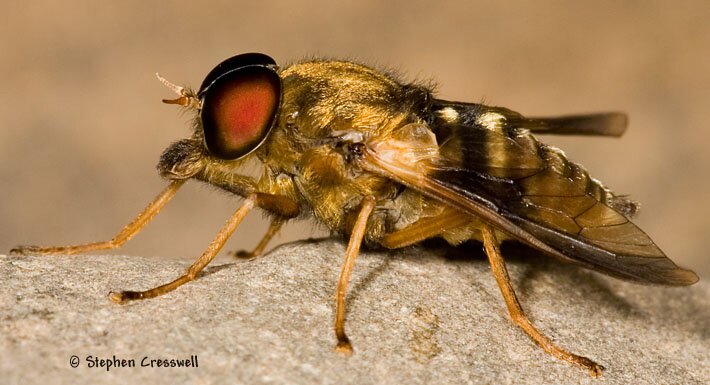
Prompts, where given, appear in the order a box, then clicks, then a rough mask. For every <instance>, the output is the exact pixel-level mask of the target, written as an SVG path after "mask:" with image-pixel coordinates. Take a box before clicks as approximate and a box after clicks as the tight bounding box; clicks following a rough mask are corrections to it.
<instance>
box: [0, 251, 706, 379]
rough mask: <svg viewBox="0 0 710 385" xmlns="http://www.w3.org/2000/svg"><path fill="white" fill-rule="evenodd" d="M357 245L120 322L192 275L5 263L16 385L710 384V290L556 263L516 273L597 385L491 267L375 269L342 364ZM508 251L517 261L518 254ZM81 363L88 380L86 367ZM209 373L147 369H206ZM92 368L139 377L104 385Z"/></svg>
mask: <svg viewBox="0 0 710 385" xmlns="http://www.w3.org/2000/svg"><path fill="white" fill-rule="evenodd" d="M344 250H345V248H344V245H343V244H342V243H341V242H338V241H335V240H318V241H311V242H298V243H292V244H287V245H283V246H280V247H278V248H276V249H275V250H274V251H272V252H271V253H269V254H267V255H265V256H264V257H262V258H258V259H256V260H251V261H244V260H242V261H232V260H228V259H226V258H225V259H219V260H218V261H216V262H215V263H213V264H212V265H210V266H209V267H208V268H207V269H206V272H205V274H204V275H203V276H202V277H201V278H200V279H198V280H197V281H195V282H192V283H189V284H187V285H185V286H183V287H181V288H180V289H178V290H177V291H175V292H172V293H169V294H167V295H165V296H163V297H160V298H156V299H152V300H147V301H140V302H135V303H131V304H128V305H123V306H121V305H116V304H113V303H111V302H110V301H109V300H108V299H107V293H108V292H109V291H111V290H121V289H147V288H149V287H152V286H154V285H158V284H162V283H165V282H167V281H169V280H171V279H173V278H175V277H176V276H177V275H178V274H180V273H182V272H183V271H184V270H185V268H186V267H187V266H188V264H187V263H185V262H182V261H163V260H156V259H151V258H144V257H125V256H71V257H67V256H56V257H55V256H50V257H34V256H29V257H15V256H0V274H2V277H3V284H2V286H0V287H1V288H0V317H1V321H0V330H1V332H0V357H2V358H0V378H1V380H0V382H2V383H3V384H19V383H23V384H42V383H44V384H49V383H52V384H76V383H92V384H103V383H106V384H113V383H120V384H124V383H139V382H145V383H185V382H189V383H194V384H212V383H220V384H225V383H238V384H285V383H289V384H311V383H323V384H466V383H471V384H541V383H547V384H552V383H555V384H632V383H633V384H707V383H710V358H709V357H710V321H709V320H710V286H708V285H707V284H706V283H705V282H700V283H699V284H696V285H694V286H692V287H686V288H666V287H654V286H642V285H636V284H631V283H627V282H621V281H618V280H615V279H612V278H607V277H604V276H601V275H599V274H596V273H593V272H589V271H586V270H583V269H580V268H577V267H574V266H567V265H562V264H560V263H557V262H556V261H554V260H548V259H546V258H539V257H536V258H528V259H525V258H514V259H513V260H512V261H511V262H510V263H509V270H510V273H511V276H512V279H513V281H514V285H515V287H516V288H517V291H518V295H519V297H520V300H521V302H522V304H523V307H524V308H525V309H526V310H527V312H528V315H529V316H530V317H531V318H532V320H533V322H534V323H535V324H536V325H538V327H539V328H540V329H541V330H542V331H543V332H544V333H546V334H547V335H549V336H550V337H552V338H553V339H554V340H555V341H557V342H558V343H559V344H561V345H562V346H564V347H567V348H569V349H570V350H571V351H572V352H575V353H578V354H582V355H586V356H588V357H590V358H592V359H595V360H597V361H598V362H599V363H601V364H602V365H604V366H605V367H606V368H607V370H606V371H605V373H604V375H603V377H601V378H599V379H593V378H591V377H589V375H588V374H587V373H586V372H585V371H583V370H580V369H579V368H577V367H573V366H571V365H569V364H567V363H565V362H560V361H558V360H556V359H554V358H552V357H550V356H549V355H547V354H546V353H544V352H543V351H542V350H541V349H540V348H538V347H537V346H536V345H534V343H533V342H532V341H531V340H530V339H529V338H528V337H527V336H526V335H525V334H524V333H523V332H522V331H521V330H519V329H517V328H515V327H514V326H513V325H512V323H511V322H510V320H509V317H508V313H507V311H506V309H505V305H504V303H503V300H502V298H501V296H500V293H499V291H498V287H497V286H496V284H495V281H494V279H493V277H492V276H491V275H490V271H489V267H488V265H487V262H486V261H485V259H483V258H481V253H480V252H479V251H478V250H476V251H474V252H472V253H471V254H472V255H473V256H472V257H471V258H456V259H451V258H446V257H444V256H443V254H444V253H443V252H442V251H426V250H423V249H420V248H411V249H406V250H402V251H397V252H393V253H386V252H384V253H383V252H374V251H371V252H364V253H363V254H362V255H361V256H360V257H359V259H358V261H357V263H356V266H355V271H354V274H353V277H352V281H351V285H350V288H349V297H348V305H349V307H348V312H347V316H346V317H347V324H346V330H347V331H348V333H349V336H350V338H351V340H352V342H353V345H354V348H355V354H354V355H353V356H352V357H350V358H346V357H342V356H340V355H338V354H336V353H334V351H333V347H334V345H335V337H334V335H333V331H332V323H333V320H334V289H335V284H336V281H337V277H338V273H339V271H340V264H341V261H342V255H343V253H344ZM504 251H505V250H504ZM73 355H75V356H77V357H78V358H79V365H78V367H77V368H72V367H71V366H70V359H71V357H72V356H73ZM193 355H196V356H197V360H198V361H197V362H198V365H199V366H198V367H196V368H194V367H189V368H162V367H161V368H158V367H153V368H150V367H140V365H141V360H142V359H143V357H149V358H148V359H163V358H164V359H189V358H190V356H193ZM87 356H93V357H99V358H103V359H112V358H113V356H116V358H118V359H125V360H130V359H132V360H134V362H135V364H136V366H137V367H112V368H111V369H110V370H109V371H107V370H106V368H96V367H94V368H90V367H88V362H87Z"/></svg>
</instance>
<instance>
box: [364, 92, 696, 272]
mask: <svg viewBox="0 0 710 385" xmlns="http://www.w3.org/2000/svg"><path fill="white" fill-rule="evenodd" d="M483 107H485V106H481V105H477V107H476V114H478V115H474V114H473V112H471V111H460V113H459V115H458V119H451V118H452V116H449V117H448V118H449V119H448V121H446V122H439V124H438V125H434V126H433V131H434V133H435V134H436V137H437V140H438V142H439V144H440V148H439V155H438V158H437V159H436V161H435V163H433V164H431V165H428V166H427V167H426V168H425V169H424V170H422V167H421V165H411V164H407V163H406V162H403V161H399V160H398V158H397V157H392V156H384V157H383V156H380V155H382V154H379V153H378V152H377V151H378V146H374V147H367V148H366V149H365V152H364V159H363V162H362V167H363V168H364V169H366V170H368V171H370V172H374V173H377V174H380V175H384V176H387V177H388V178H391V179H393V180H396V181H398V182H400V183H403V184H405V185H407V186H409V187H412V188H414V189H417V190H419V191H421V192H422V193H424V194H426V195H428V196H430V197H433V198H435V199H438V200H440V201H442V202H444V203H446V204H447V205H450V206H453V207H456V208H458V209H461V210H463V211H466V212H468V213H470V214H471V215H474V216H476V217H478V218H480V219H481V220H483V221H485V222H487V223H489V224H491V225H492V226H494V227H496V228H498V229H499V230H501V231H503V232H505V233H507V234H508V235H510V236H512V237H513V238H516V239H518V240H519V241H521V242H523V243H526V244H528V245H530V246H532V247H535V248H537V249H539V250H541V251H543V252H546V253H548V254H551V255H553V256H556V257H559V258H563V259H567V260H573V261H576V262H578V263H580V264H582V265H584V266H587V267H590V268H592V269H595V270H598V271H601V272H603V273H606V274H609V275H612V276H615V277H619V278H625V279H630V280H635V281H641V282H648V283H659V284H666V285H689V284H692V283H694V282H696V281H697V279H698V278H697V276H696V275H695V273H693V272H692V271H689V270H684V269H681V268H679V267H678V266H676V265H675V264H674V263H673V262H672V261H671V260H670V259H668V257H666V256H665V254H663V252H662V251H661V250H660V249H659V248H658V247H657V246H656V245H655V244H654V243H653V241H652V240H651V239H650V238H649V237H648V236H647V235H646V234H645V233H644V232H643V231H642V230H641V229H639V228H638V227H637V226H636V225H634V224H633V223H632V222H630V221H629V219H628V218H627V217H628V216H630V215H631V214H633V213H634V212H635V205H634V204H633V203H631V202H630V201H628V200H627V199H625V198H623V197H618V196H616V195H614V194H613V193H611V192H610V191H609V190H608V189H606V188H605V187H604V186H603V185H601V183H599V182H598V181H596V180H594V179H592V178H591V177H590V176H589V175H588V174H587V172H586V171H585V170H584V169H583V168H582V167H581V166H579V165H577V164H574V163H572V162H569V161H567V159H566V158H565V156H564V155H563V154H562V153H561V152H560V151H559V150H556V149H554V148H552V147H548V146H545V145H543V144H541V143H539V142H538V141H537V140H536V139H535V138H534V137H533V136H532V135H531V134H530V133H529V132H528V131H527V130H521V129H519V128H517V127H511V126H509V125H508V124H507V120H506V119H498V116H499V115H501V114H500V113H498V112H495V113H494V115H488V116H485V115H484V114H485V113H487V112H490V111H486V110H485V109H483ZM481 111H484V112H481ZM467 114H468V115H467ZM495 114H498V115H495ZM463 122H465V123H466V124H465V125H464V124H463ZM402 159H405V158H402Z"/></svg>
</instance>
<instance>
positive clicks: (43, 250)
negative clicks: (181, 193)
mask: <svg viewBox="0 0 710 385" xmlns="http://www.w3.org/2000/svg"><path fill="white" fill-rule="evenodd" d="M184 182H185V181H183V180H175V181H172V182H171V183H170V185H168V187H166V188H165V190H163V191H162V192H161V193H160V194H158V196H156V197H155V199H153V201H152V202H150V204H148V206H147V207H146V208H145V209H144V210H143V211H141V213H140V214H138V216H137V217H136V218H135V219H133V221H131V223H129V224H127V225H126V226H125V227H124V228H123V229H121V231H119V232H118V234H116V235H115V236H114V237H113V238H112V239H111V240H108V241H102V242H93V243H86V244H81V245H71V246H49V247H39V246H18V247H16V248H14V249H12V250H10V253H11V254H23V255H27V254H43V255H48V254H79V253H86V252H88V251H95V250H106V249H115V248H119V247H121V246H122V245H123V244H124V243H126V242H127V241H128V240H129V239H131V238H133V236H135V235H136V234H138V232H140V231H141V230H142V229H143V227H145V225H147V224H148V222H150V220H151V219H153V217H155V216H156V215H157V214H158V212H159V211H160V209H162V208H163V207H164V206H165V205H166V204H167V203H168V202H170V200H171V199H172V198H173V197H174V196H175V193H177V191H178V190H179V189H180V187H182V185H183V184H184Z"/></svg>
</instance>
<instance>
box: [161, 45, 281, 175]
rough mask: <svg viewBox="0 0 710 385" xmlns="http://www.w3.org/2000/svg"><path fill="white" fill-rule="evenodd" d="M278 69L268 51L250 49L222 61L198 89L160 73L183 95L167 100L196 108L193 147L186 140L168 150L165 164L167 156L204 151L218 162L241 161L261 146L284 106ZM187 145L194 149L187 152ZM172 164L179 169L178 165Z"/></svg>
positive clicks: (195, 154) (178, 157)
mask: <svg viewBox="0 0 710 385" xmlns="http://www.w3.org/2000/svg"><path fill="white" fill-rule="evenodd" d="M277 71H278V67H277V65H276V63H275V62H274V60H273V59H272V58H270V57H269V56H266V55H264V54H260V53H247V54H241V55H237V56H233V57H231V58H229V59H227V60H225V61H223V62H221V63H220V64H218V65H217V66H216V67H215V68H214V69H213V70H212V71H210V72H209V74H207V77H205V80H204V81H203V82H202V85H201V86H200V88H199V90H198V91H197V92H194V91H192V90H189V89H187V88H184V87H179V86H176V85H174V84H172V83H170V82H168V81H167V80H165V79H164V78H162V77H161V76H160V75H158V78H159V79H160V81H161V82H162V83H163V84H165V85H166V86H168V87H169V88H171V89H172V90H173V91H174V92H176V93H177V94H178V98H176V99H172V100H163V102H165V103H168V104H178V105H181V106H183V107H185V108H187V109H188V110H194V111H196V113H197V117H196V123H195V133H194V135H193V138H192V139H191V140H192V141H193V143H192V146H187V145H186V144H184V143H183V144H182V145H181V146H180V147H181V151H179V152H178V151H175V152H174V153H170V151H166V153H165V154H164V156H163V158H161V164H162V163H163V160H164V159H165V160H173V161H174V162H173V163H175V162H176V161H179V160H182V159H187V158H190V157H192V158H195V157H199V156H200V155H201V156H203V157H205V158H208V159H209V160H214V161H237V160H241V159H244V158H245V157H246V156H248V155H249V154H251V153H253V152H254V151H256V150H257V149H258V148H259V147H260V146H261V145H262V144H263V143H264V141H265V140H266V138H267V136H268V135H269V133H270V132H271V130H272V128H273V126H274V124H275V122H276V121H277V117H278V114H279V110H280V107H281V94H282V89H281V88H282V87H281V78H280V77H279V74H278V72H277ZM178 143H180V142H178ZM188 147H191V148H190V151H186V149H187V148H188ZM195 147H199V148H195ZM191 160H193V161H194V160H195V159H191ZM193 163H196V162H193ZM170 166H171V167H170V168H175V167H174V164H172V165H170ZM159 168H161V172H162V173H163V174H165V173H167V174H171V172H170V170H164V168H165V167H160V166H159ZM172 174H174V173H172Z"/></svg>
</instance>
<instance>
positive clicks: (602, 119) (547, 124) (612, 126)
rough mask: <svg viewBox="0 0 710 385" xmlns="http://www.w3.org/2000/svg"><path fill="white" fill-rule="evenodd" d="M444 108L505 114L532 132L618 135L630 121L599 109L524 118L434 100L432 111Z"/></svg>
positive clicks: (510, 112)
mask: <svg viewBox="0 0 710 385" xmlns="http://www.w3.org/2000/svg"><path fill="white" fill-rule="evenodd" d="M445 108H451V109H453V110H454V111H458V112H460V113H462V114H464V115H465V114H469V115H475V116H480V114H482V113H485V112H494V113H498V114H501V115H503V116H505V117H506V120H507V123H508V124H509V125H511V126H513V127H517V128H525V129H528V130H530V132H532V133H535V134H555V135H587V136H615V137H619V136H621V135H623V134H624V132H626V127H627V125H628V123H629V118H628V116H627V115H626V114H625V113H623V112H602V113H594V114H579V115H566V116H556V117H526V116H523V115H521V114H519V113H517V112H515V111H513V110H510V109H507V108H504V107H493V106H486V105H483V104H476V103H459V102H449V101H446V100H434V105H433V110H434V111H441V110H443V109H445ZM462 123H463V124H467V122H465V118H463V119H462Z"/></svg>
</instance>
